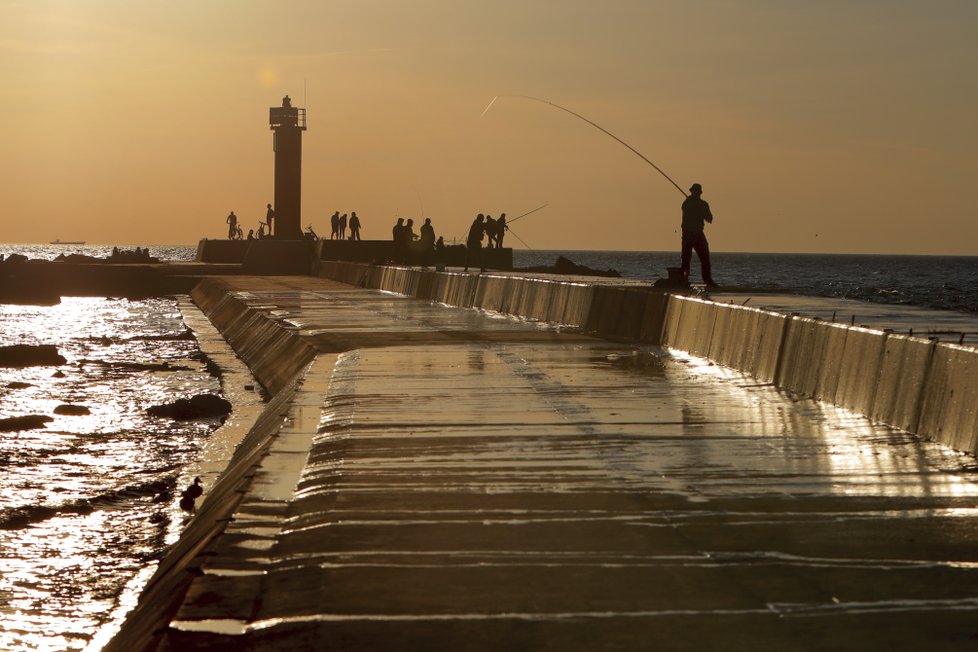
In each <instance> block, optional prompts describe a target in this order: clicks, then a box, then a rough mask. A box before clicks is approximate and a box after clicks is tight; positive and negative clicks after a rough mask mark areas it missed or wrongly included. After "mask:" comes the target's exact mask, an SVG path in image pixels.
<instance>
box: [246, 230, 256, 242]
mask: <svg viewBox="0 0 978 652" xmlns="http://www.w3.org/2000/svg"><path fill="white" fill-rule="evenodd" d="M248 239H249V240H254V239H255V230H254V229H248Z"/></svg>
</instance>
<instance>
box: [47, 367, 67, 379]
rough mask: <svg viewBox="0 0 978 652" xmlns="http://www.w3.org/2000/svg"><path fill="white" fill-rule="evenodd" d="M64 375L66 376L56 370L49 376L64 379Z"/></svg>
mask: <svg viewBox="0 0 978 652" xmlns="http://www.w3.org/2000/svg"><path fill="white" fill-rule="evenodd" d="M66 375H67V374H65V372H63V371H61V370H60V369H58V370H57V371H55V372H54V373H53V374H51V378H64V377H65V376H66Z"/></svg>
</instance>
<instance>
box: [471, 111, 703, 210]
mask: <svg viewBox="0 0 978 652" xmlns="http://www.w3.org/2000/svg"><path fill="white" fill-rule="evenodd" d="M500 97H521V98H523V99H525V100H533V101H535V102H541V103H543V104H549V105H550V106H552V107H555V108H557V109H560V110H561V111H565V112H567V113H570V114H571V115H572V116H574V117H575V118H579V119H581V120H583V121H584V122H586V123H588V124H589V125H591V126H592V127H594V128H595V129H597V130H599V131H601V132H603V133H605V134H607V135H608V136H611V137H612V138H614V139H615V140H617V141H618V142H619V143H621V144H622V145H624V146H625V147H627V148H628V149H630V150H631V151H632V152H633V153H634V154H636V155H637V156H638V157H639V158H641V159H642V160H643V161H645V162H646V163H648V164H649V165H651V166H652V167H653V168H655V171H656V172H658V173H659V174H661V175H662V176H664V177H665V178H666V179H668V181H669V183H671V184H672V185H674V186H676V190H678V191H679V192H681V193H682V194H683V197H688V195H687V194H686V191H685V190H683V189H682V188H680V187H679V184H678V183H676V182H675V181H673V180H672V177H670V176H669V175H668V174H666V173H665V172H663V171H662V168H660V167H659V166H658V165H656V164H655V163H653V162H652V161H650V160H649V159H648V158H646V156H645V155H644V154H642V152H640V151H638V150H637V149H635V148H634V147H632V146H631V145H629V144H628V143H626V142H625V141H624V140H622V139H621V138H619V137H618V136H616V135H614V134H613V133H611V132H610V131H608V130H607V129H605V128H604V127H602V126H601V125H599V124H597V123H596V122H593V121H591V120H588V119H587V118H585V117H584V116H583V115H581V114H580V113H575V112H574V111H571V110H570V109H568V108H567V107H564V106H561V105H559V104H556V103H554V102H551V101H549V100H544V99H541V98H539V97H533V96H532V95H497V96H496V97H494V98H492V101H491V102H489V104H488V105H487V106H486V108H485V110H483V111H482V115H480V116H479V117H480V118H481V117H482V116H484V115H485V114H486V113H488V112H489V109H490V108H492V105H493V104H495V103H496V100H498V99H499V98H500Z"/></svg>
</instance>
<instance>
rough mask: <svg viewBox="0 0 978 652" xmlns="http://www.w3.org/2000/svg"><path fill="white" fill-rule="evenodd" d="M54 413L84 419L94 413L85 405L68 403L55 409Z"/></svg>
mask: <svg viewBox="0 0 978 652" xmlns="http://www.w3.org/2000/svg"><path fill="white" fill-rule="evenodd" d="M54 413H55V414H63V415H65V416H70V417H82V416H85V415H88V414H91V413H92V411H91V410H89V409H88V408H87V407H85V406H84V405H70V404H68V403H64V404H62V405H59V406H58V407H56V408H54Z"/></svg>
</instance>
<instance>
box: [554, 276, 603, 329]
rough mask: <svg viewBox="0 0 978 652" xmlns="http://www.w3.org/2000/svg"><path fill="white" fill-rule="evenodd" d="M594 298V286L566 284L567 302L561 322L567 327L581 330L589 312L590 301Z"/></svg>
mask: <svg viewBox="0 0 978 652" xmlns="http://www.w3.org/2000/svg"><path fill="white" fill-rule="evenodd" d="M593 297H594V286H593V285H584V284H578V283H574V284H568V286H567V300H566V302H565V304H564V310H563V318H561V319H560V320H559V321H561V322H562V323H564V324H567V325H569V326H576V327H578V328H583V327H584V325H585V324H586V323H587V317H588V314H589V313H590V312H591V300H592V299H593Z"/></svg>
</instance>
